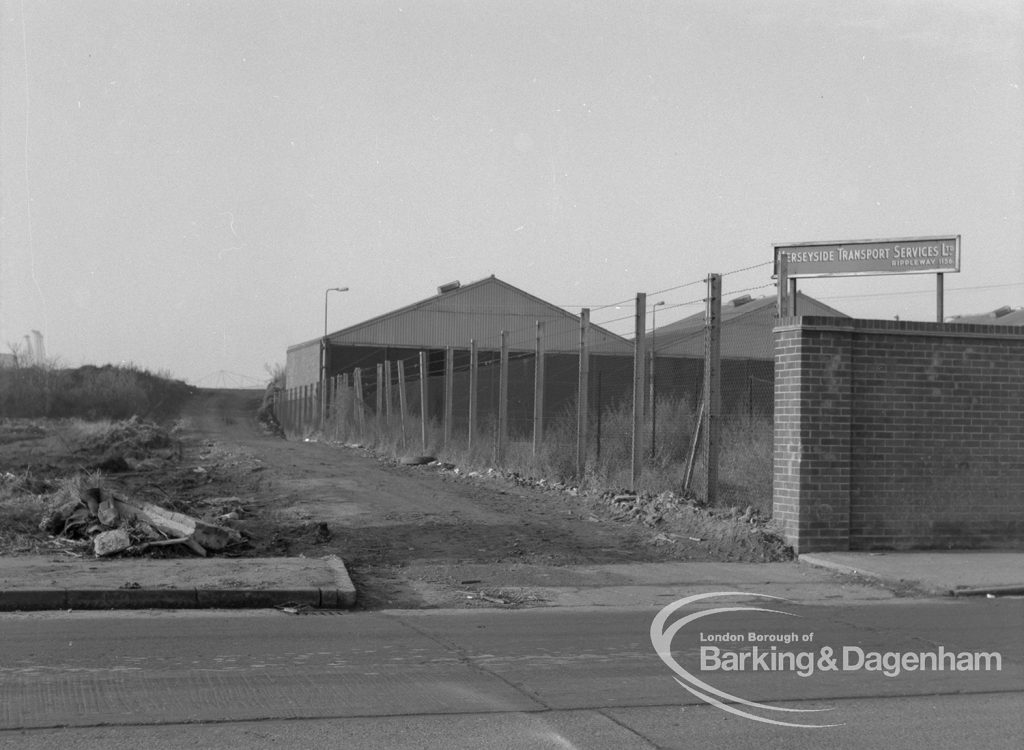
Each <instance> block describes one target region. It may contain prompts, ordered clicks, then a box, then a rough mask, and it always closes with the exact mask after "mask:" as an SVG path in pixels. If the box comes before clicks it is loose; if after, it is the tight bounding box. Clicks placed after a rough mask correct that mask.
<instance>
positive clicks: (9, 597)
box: [0, 555, 356, 612]
mask: <svg viewBox="0 0 1024 750" xmlns="http://www.w3.org/2000/svg"><path fill="white" fill-rule="evenodd" d="M6 562H7V565H6V566H0V568H3V567H6V568H7V569H6V570H4V571H3V580H2V581H0V611H3V612H13V611H26V612H27V611H40V610H102V609H202V608H209V609H239V608H253V609H255V608H269V607H282V606H286V605H290V606H297V607H310V608H315V609H346V608H350V607H352V606H354V605H355V601H356V590H355V586H353V584H352V580H351V578H350V577H349V575H348V571H347V570H346V569H345V565H344V562H342V560H341V559H340V558H338V557H336V556H334V555H331V556H328V557H325V558H321V559H319V560H310V559H305V558H300V559H294V558H292V559H287V558H271V559H268V558H251V559H240V558H235V559H230V560H229V559H223V558H221V559H216V558H212V559H208V560H166V561H131V560H121V561H105V562H104V563H100V564H97V565H94V566H88V567H87V571H91V575H93V576H94V577H95V579H94V580H91V579H90V578H89V575H90V573H89V572H85V571H83V570H82V568H83V567H86V566H83V565H82V562H79V564H78V566H77V567H76V565H75V563H73V562H64V561H54V560H49V559H45V558H38V559H29V560H26V559H8V560H7V561H6ZM268 567H273V568H274V569H275V572H277V573H278V575H277V576H276V578H275V577H271V576H268V571H267V568H268ZM168 570H170V571H171V573H170V574H168V572H167V571H168ZM157 574H160V575H157ZM160 576H162V577H160ZM166 578H171V579H172V583H170V584H168V583H167V581H166V580H165V579H166ZM119 581H121V582H120V583H118V582H119ZM62 584H63V585H62Z"/></svg>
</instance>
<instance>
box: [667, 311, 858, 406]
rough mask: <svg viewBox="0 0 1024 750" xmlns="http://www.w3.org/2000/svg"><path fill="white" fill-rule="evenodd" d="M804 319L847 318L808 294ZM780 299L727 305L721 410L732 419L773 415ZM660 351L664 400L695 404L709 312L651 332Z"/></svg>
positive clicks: (700, 386)
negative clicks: (732, 416)
mask: <svg viewBox="0 0 1024 750" xmlns="http://www.w3.org/2000/svg"><path fill="white" fill-rule="evenodd" d="M798 294H799V296H798V299H797V312H798V313H799V314H800V315H822V316H827V317H835V318H848V317H849V316H848V315H847V314H846V313H843V312H840V311H839V310H836V309H835V308H834V307H829V306H828V305H826V304H824V303H823V302H819V301H818V300H816V299H814V298H813V297H809V296H807V295H806V294H803V293H798ZM776 319H777V318H776V298H775V297H774V296H772V297H760V298H758V299H754V298H752V297H751V296H750V295H744V296H742V297H737V298H735V299H732V300H728V301H726V302H723V304H722V316H721V338H720V351H721V358H722V364H721V380H722V411H723V413H724V414H732V415H743V414H746V415H750V416H757V415H762V416H765V415H770V414H772V412H773V410H774V399H775V393H774V387H775V335H774V333H773V330H774V328H775V321H776ZM648 338H649V339H650V341H649V342H648V343H649V344H650V345H651V346H652V347H653V348H654V351H655V363H656V364H655V384H656V393H657V394H660V396H659V397H664V396H681V397H685V398H688V399H690V400H691V401H692V402H693V403H694V404H696V402H697V400H698V399H699V397H700V393H701V391H702V389H703V377H704V312H703V311H701V312H699V313H696V314H694V315H691V316H689V317H687V318H683V319H682V320H677V321H675V322H674V323H669V324H667V325H664V326H660V327H659V328H657V329H656V330H655V331H653V332H652V333H650V334H648Z"/></svg>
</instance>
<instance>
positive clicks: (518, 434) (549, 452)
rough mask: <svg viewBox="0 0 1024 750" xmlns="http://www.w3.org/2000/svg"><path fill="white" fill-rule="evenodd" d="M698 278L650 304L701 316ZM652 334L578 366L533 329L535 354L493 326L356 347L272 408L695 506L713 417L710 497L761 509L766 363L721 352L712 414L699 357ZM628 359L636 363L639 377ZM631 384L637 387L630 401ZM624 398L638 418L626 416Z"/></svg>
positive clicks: (443, 454) (439, 452) (305, 426)
mask: <svg viewBox="0 0 1024 750" xmlns="http://www.w3.org/2000/svg"><path fill="white" fill-rule="evenodd" d="M755 268H756V267H755ZM744 270H747V269H744ZM695 283H697V282H694V283H691V284H683V285H680V286H678V287H673V288H671V289H670V290H663V291H672V292H675V293H676V294H678V295H680V296H683V297H686V299H685V301H684V302H680V303H673V304H672V305H668V304H664V303H658V306H659V307H661V308H662V310H663V312H662V314H664V310H665V309H668V308H669V307H678V308H683V311H684V312H686V311H692V310H693V306H694V305H698V307H697V310H698V311H699V310H700V307H699V306H700V305H703V302H704V300H702V299H689V297H692V296H693V295H694V293H695V289H694V288H693V286H694V284H695ZM755 288H757V287H755ZM741 291H746V290H745V289H742V290H741ZM609 307H610V306H609ZM620 308H621V306H618V307H615V308H611V307H610V309H609V310H607V311H606V312H608V313H609V314H610V315H609V318H610V319H612V320H614V317H613V316H614V315H616V314H618V315H619V316H620V317H621V316H622V310H621V309H620ZM626 317H631V316H626ZM606 322H607V321H606ZM659 335H660V336H661V338H660V340H658V339H656V338H655V337H653V336H650V337H646V340H645V345H644V346H643V347H642V348H640V351H639V352H634V354H632V355H626V354H606V353H588V354H587V356H586V359H585V363H586V365H587V366H586V367H585V368H583V369H582V371H581V366H580V365H581V357H580V352H579V350H577V351H576V352H565V351H550V352H549V351H546V346H545V344H546V343H547V342H546V341H545V340H544V338H543V337H540V341H539V346H538V350H539V351H540V352H541V356H540V357H538V356H537V351H508V352H506V353H505V354H504V356H503V353H502V350H501V344H500V342H501V340H502V338H501V332H495V336H494V337H493V338H492V339H490V340H488V341H487V342H482V343H476V344H471V343H470V342H467V344H466V346H464V347H461V348H448V349H447V350H436V349H435V350H429V351H423V352H420V351H414V350H400V349H394V348H391V349H379V350H377V351H375V352H367V353H364V356H362V358H361V360H360V362H359V366H358V367H351V368H349V369H346V370H345V371H343V372H337V373H331V377H329V378H328V379H327V380H326V382H325V383H324V385H323V387H321V386H319V385H311V386H306V387H302V388H295V389H290V390H286V391H282V392H280V393H278V395H277V397H276V402H275V411H276V415H277V418H278V421H279V422H280V424H281V426H282V428H283V429H284V431H285V433H286V434H287V435H289V436H293V437H309V436H313V435H318V436H322V437H323V438H324V439H328V440H334V441H339V442H345V443H360V444H363V445H371V446H375V447H379V448H385V449H390V450H392V451H393V452H394V453H395V454H396V455H413V454H417V455H430V456H434V457H437V458H439V459H442V460H449V461H452V462H454V463H460V464H468V465H471V466H478V467H483V466H485V465H487V466H493V467H495V468H502V469H506V470H513V471H517V472H520V473H527V474H532V475H534V476H537V477H545V478H548V479H550V480H552V481H557V482H563V483H566V484H574V485H588V486H596V487H604V488H622V489H635V490H638V491H648V492H653V493H660V492H666V491H668V492H672V493H674V494H676V495H679V496H683V495H688V496H690V497H692V498H695V499H697V500H701V499H705V498H707V497H708V496H709V492H708V490H709V488H708V486H707V477H708V476H709V474H708V471H707V468H708V466H707V458H708V457H707V447H706V443H705V441H703V440H701V439H700V432H701V430H702V429H707V425H708V424H709V421H708V420H709V418H715V419H717V420H718V423H717V424H718V429H719V431H720V434H721V451H720V454H719V459H718V465H719V469H720V471H719V476H720V481H719V483H718V486H717V489H718V492H717V493H716V496H720V497H719V502H722V503H735V502H737V501H745V500H744V499H747V500H749V498H751V497H756V498H757V499H758V500H757V502H758V504H764V505H770V499H771V497H770V496H771V460H772V457H771V432H772V414H773V402H774V363H773V361H772V360H771V359H765V358H760V359H757V358H744V359H740V358H731V357H730V358H723V359H721V360H720V361H719V362H718V363H717V366H718V369H719V373H720V395H721V399H720V400H721V407H720V411H719V413H718V414H716V415H710V417H709V414H708V412H707V407H706V405H705V403H704V394H703V390H704V370H705V366H706V363H705V359H704V358H703V357H701V356H693V355H692V354H687V353H682V354H681V353H679V352H678V351H675V350H674V349H673V341H672V340H671V339H670V338H669V337H666V336H664V335H662V334H661V333H660V332H659ZM696 335H698V338H699V337H700V336H703V332H700V333H699V334H696ZM726 335H727V334H726ZM474 351H475V354H474ZM637 357H641V358H642V360H643V368H642V369H643V371H644V375H643V378H642V379H641V380H640V381H639V382H635V373H636V371H637V361H636V358H637ZM581 388H582V389H584V390H581ZM635 389H640V390H641V391H642V398H640V399H638V400H637V401H634V391H635ZM581 396H585V399H581ZM581 401H585V403H586V414H585V415H581V414H580V412H579V404H580V403H581ZM635 403H636V404H639V405H640V406H639V408H640V409H641V410H642V413H639V414H637V413H635V411H634V404H635Z"/></svg>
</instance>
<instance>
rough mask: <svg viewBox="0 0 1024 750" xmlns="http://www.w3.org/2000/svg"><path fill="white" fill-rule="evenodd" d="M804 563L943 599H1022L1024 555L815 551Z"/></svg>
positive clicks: (987, 551) (964, 552)
mask: <svg viewBox="0 0 1024 750" xmlns="http://www.w3.org/2000/svg"><path fill="white" fill-rule="evenodd" d="M800 562H801V563H802V564H804V565H812V566H815V567H819V568H823V569H828V570H834V571H836V572H839V573H844V574H852V575H858V576H865V577H868V578H872V579H875V580H877V581H879V582H881V583H883V584H889V585H899V584H904V585H909V586H911V587H913V588H916V589H918V590H920V591H922V592H924V593H928V594H940V595H945V596H980V595H987V594H993V595H997V596H1021V595H1024V552H1003V551H995V550H992V551H989V550H984V551H979V550H950V551H927V552H817V553H814V554H806V555H800Z"/></svg>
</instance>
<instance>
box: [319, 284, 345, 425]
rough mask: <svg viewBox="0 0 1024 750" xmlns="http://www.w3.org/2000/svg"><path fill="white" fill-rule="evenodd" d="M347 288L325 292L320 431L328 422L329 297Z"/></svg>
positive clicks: (321, 349)
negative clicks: (332, 293)
mask: <svg viewBox="0 0 1024 750" xmlns="http://www.w3.org/2000/svg"><path fill="white" fill-rule="evenodd" d="M347 291H348V287H347V286H332V287H331V288H330V289H328V290H326V291H325V292H324V337H323V339H321V341H320V429H321V430H323V428H324V424H325V423H326V422H327V297H328V295H330V293H331V292H347Z"/></svg>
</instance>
